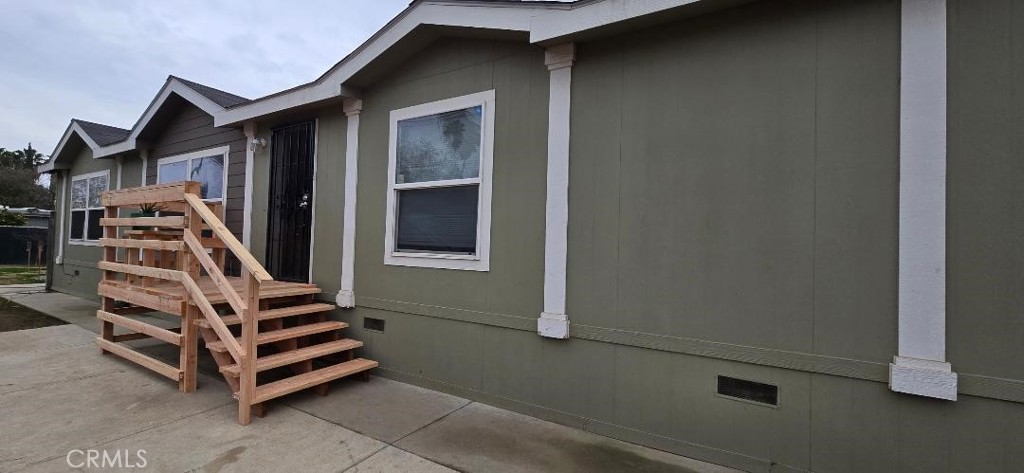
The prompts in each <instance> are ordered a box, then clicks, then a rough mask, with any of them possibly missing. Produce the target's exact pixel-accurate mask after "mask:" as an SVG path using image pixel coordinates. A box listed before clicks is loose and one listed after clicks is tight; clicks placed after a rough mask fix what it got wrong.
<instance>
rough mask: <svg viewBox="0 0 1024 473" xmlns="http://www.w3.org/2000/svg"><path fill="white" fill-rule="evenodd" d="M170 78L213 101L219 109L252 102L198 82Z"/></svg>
mask: <svg viewBox="0 0 1024 473" xmlns="http://www.w3.org/2000/svg"><path fill="white" fill-rule="evenodd" d="M171 77H174V78H175V79H176V80H178V81H180V82H181V83H183V84H185V85H187V86H189V88H191V89H192V90H195V91H196V92H199V94H201V95H202V96H203V97H206V98H208V99H210V100H211V101H213V103H215V104H217V105H220V106H221V107H224V108H228V107H234V106H235V105H241V104H244V103H249V102H252V100H249V99H247V98H245V97H240V96H238V95H235V94H232V93H230V92H225V91H223V90H220V89H215V88H213V87H210V86H208V85H203V84H200V83H198V82H192V81H190V80H185V79H182V78H181V77H177V76H171Z"/></svg>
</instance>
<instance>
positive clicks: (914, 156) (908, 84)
mask: <svg viewBox="0 0 1024 473" xmlns="http://www.w3.org/2000/svg"><path fill="white" fill-rule="evenodd" d="M901 8H902V10H901V41H900V59H901V61H900V62H901V65H900V83H901V86H900V181H899V353H898V354H897V356H895V357H894V358H893V362H892V364H890V365H889V387H890V389H891V390H893V391H895V392H901V393H906V394H914V395H918V396H925V397H932V398H938V399H947V400H956V393H957V376H956V373H954V372H953V370H952V367H951V366H950V364H949V363H948V362H946V97H947V95H946V70H947V68H946V57H947V56H946V1H945V0H904V1H903V3H902V6H901Z"/></svg>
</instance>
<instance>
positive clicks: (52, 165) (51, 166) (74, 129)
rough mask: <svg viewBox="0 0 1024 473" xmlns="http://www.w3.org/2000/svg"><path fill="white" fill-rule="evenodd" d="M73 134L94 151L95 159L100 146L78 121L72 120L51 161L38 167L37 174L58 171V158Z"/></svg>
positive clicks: (51, 154)
mask: <svg viewBox="0 0 1024 473" xmlns="http://www.w3.org/2000/svg"><path fill="white" fill-rule="evenodd" d="M72 133H74V134H77V135H78V136H79V138H81V139H82V141H84V142H85V145H86V146H88V147H89V149H90V150H92V151H93V153H94V155H93V157H95V152H96V150H98V149H99V148H100V145H98V144H97V143H96V142H95V141H93V139H92V137H90V136H89V134H88V133H86V132H85V130H84V129H82V126H81V125H79V124H78V120H71V123H69V124H68V127H67V128H66V129H65V130H64V135H62V136H61V138H60V141H58V142H57V147H56V148H54V149H53V153H50V156H51V158H50V160H49V161H47V162H45V163H43V164H40V165H39V166H37V167H36V171H37V172H39V173H47V172H52V171H54V170H55V169H56V165H57V163H56V162H55V161H56V159H57V158H56V157H57V156H58V155H60V153H61V150H63V149H64V146H65V145H67V144H68V140H69V139H71V134H72Z"/></svg>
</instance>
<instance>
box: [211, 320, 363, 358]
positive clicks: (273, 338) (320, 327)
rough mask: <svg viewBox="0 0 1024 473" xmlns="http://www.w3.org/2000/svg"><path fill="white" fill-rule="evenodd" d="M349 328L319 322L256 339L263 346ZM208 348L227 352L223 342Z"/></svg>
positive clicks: (269, 333) (215, 343) (339, 323)
mask: <svg viewBox="0 0 1024 473" xmlns="http://www.w3.org/2000/svg"><path fill="white" fill-rule="evenodd" d="M344 328H348V324H346V323H345V322H336V321H333V320H331V321H327V322H317V323H313V324H309V325H300V326H298V327H290V328H286V329H281V330H273V331H270V332H262V333H260V334H259V335H258V336H257V337H256V344H257V345H263V344H266V343H273V342H279V341H281V340H288V339H290V338H298V337H305V336H307V335H314V334H317V333H323V332H330V331H331V330H341V329H344ZM236 340H238V343H242V339H240V338H238V339H236ZM206 348H209V349H210V350H213V351H227V348H226V347H225V346H224V342H223V341H216V342H210V343H207V344H206Z"/></svg>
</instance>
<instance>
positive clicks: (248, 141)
mask: <svg viewBox="0 0 1024 473" xmlns="http://www.w3.org/2000/svg"><path fill="white" fill-rule="evenodd" d="M244 131H245V197H244V200H243V204H242V246H244V247H245V249H247V250H252V203H253V202H252V185H253V181H252V174H253V167H254V166H255V165H256V149H255V146H256V145H254V144H253V141H254V140H255V139H256V122H245V126H244Z"/></svg>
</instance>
